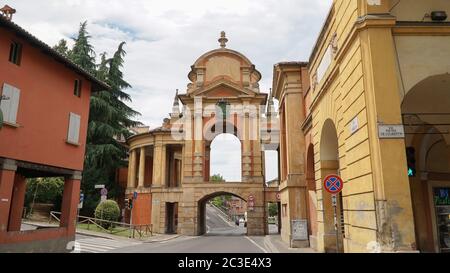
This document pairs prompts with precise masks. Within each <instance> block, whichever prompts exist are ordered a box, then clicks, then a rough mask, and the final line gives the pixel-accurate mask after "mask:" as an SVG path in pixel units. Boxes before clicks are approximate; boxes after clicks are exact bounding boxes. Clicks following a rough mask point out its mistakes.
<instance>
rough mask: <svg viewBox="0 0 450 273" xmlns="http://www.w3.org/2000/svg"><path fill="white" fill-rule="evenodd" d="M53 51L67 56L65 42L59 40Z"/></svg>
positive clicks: (67, 50) (67, 48)
mask: <svg viewBox="0 0 450 273" xmlns="http://www.w3.org/2000/svg"><path fill="white" fill-rule="evenodd" d="M53 49H54V50H55V51H56V52H58V53H59V54H61V55H63V56H68V55H69V47H68V46H67V41H66V40H65V39H61V40H60V41H59V42H58V44H57V45H55V46H54V47H53Z"/></svg>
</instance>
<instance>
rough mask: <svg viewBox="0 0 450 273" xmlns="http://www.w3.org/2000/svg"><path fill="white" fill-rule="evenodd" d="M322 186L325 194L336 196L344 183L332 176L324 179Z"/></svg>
mask: <svg viewBox="0 0 450 273" xmlns="http://www.w3.org/2000/svg"><path fill="white" fill-rule="evenodd" d="M323 186H324V188H325V190H326V191H327V192H329V193H331V194H338V193H340V192H341V191H342V189H343V188H344V182H343V181H342V178H340V177H339V176H337V175H334V174H332V175H329V176H327V177H326V178H325V180H324V184H323Z"/></svg>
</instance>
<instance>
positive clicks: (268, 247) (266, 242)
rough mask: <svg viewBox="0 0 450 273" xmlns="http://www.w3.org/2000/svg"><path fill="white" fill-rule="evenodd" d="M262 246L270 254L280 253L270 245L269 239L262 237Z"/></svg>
mask: <svg viewBox="0 0 450 273" xmlns="http://www.w3.org/2000/svg"><path fill="white" fill-rule="evenodd" d="M264 245H265V246H266V247H267V249H269V250H270V253H280V251H279V250H278V249H277V247H276V246H274V245H273V244H272V242H271V241H270V239H269V237H267V236H266V237H264Z"/></svg>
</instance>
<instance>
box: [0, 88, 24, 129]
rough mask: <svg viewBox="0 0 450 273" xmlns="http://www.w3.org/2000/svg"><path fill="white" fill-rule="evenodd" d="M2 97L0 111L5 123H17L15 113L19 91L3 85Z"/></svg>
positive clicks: (17, 106) (17, 107)
mask: <svg viewBox="0 0 450 273" xmlns="http://www.w3.org/2000/svg"><path fill="white" fill-rule="evenodd" d="M2 95H3V97H4V98H6V99H5V100H2V101H1V104H0V109H1V110H2V112H3V119H4V121H5V122H9V123H12V124H16V123H17V112H18V110H19V101H20V90H19V89H17V88H15V87H14V86H11V85H9V84H6V83H5V84H3V92H2Z"/></svg>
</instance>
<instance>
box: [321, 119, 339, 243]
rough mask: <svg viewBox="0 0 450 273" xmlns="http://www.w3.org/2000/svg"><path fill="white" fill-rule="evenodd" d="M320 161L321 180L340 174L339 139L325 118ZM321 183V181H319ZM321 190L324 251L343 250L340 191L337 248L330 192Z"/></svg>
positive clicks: (332, 125)
mask: <svg viewBox="0 0 450 273" xmlns="http://www.w3.org/2000/svg"><path fill="white" fill-rule="evenodd" d="M320 163H321V181H323V180H324V179H325V177H326V176H328V175H330V174H337V175H340V166H339V141H338V134H337V130H336V126H335V124H334V122H333V121H332V120H331V119H327V120H326V121H325V123H324V125H323V127H322V133H321V137H320ZM321 184H322V183H321ZM321 190H322V207H323V218H324V244H325V245H324V247H325V251H326V252H336V251H339V252H343V250H344V249H343V240H344V225H343V223H344V213H343V211H344V209H343V202H342V193H340V194H339V195H338V198H337V201H338V202H337V211H338V215H337V224H338V227H339V228H338V235H339V237H338V238H339V249H337V243H336V230H335V223H334V221H335V220H334V208H333V205H332V201H331V194H330V193H328V192H327V191H326V190H325V189H323V186H321Z"/></svg>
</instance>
